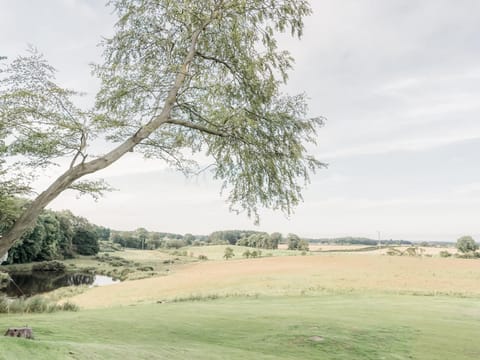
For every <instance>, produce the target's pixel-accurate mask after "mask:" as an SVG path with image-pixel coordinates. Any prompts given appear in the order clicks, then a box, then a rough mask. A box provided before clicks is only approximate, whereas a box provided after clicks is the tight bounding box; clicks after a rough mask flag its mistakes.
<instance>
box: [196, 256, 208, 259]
mask: <svg viewBox="0 0 480 360" xmlns="http://www.w3.org/2000/svg"><path fill="white" fill-rule="evenodd" d="M198 260H208V257H207V255H198Z"/></svg>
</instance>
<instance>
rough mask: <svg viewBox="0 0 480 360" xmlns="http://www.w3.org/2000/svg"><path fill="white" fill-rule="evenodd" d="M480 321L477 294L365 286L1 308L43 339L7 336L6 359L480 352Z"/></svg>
mask: <svg viewBox="0 0 480 360" xmlns="http://www.w3.org/2000/svg"><path fill="white" fill-rule="evenodd" d="M194 300H197V299H194ZM479 321H480V306H479V304H478V300H477V299H459V298H454V297H433V298H432V297H419V296H392V295H358V294H354V295H353V294H351V295H345V294H343V295H325V296H313V297H310V296H304V297H262V296H260V297H258V298H252V297H250V298H242V297H231V298H221V299H216V300H213V299H211V300H209V301H192V302H189V301H183V302H175V303H173V302H172V303H162V304H150V305H137V306H127V307H116V308H110V309H103V310H99V309H97V310H85V311H81V312H78V313H54V314H38V315H33V314H28V315H22V316H19V315H2V316H0V329H2V328H5V329H6V328H7V327H9V326H17V325H23V324H28V325H29V326H31V327H33V329H34V332H35V338H36V340H34V341H29V340H23V339H14V338H3V337H2V338H0V348H1V349H2V350H1V352H0V359H28V358H31V359H326V360H329V359H335V360H337V359H338V360H339V359H348V360H351V359H355V360H357V359H358V360H362V359H422V360H423V359H426V360H429V359H432V360H433V359H435V360H441V359H456V360H464V359H469V360H470V359H471V360H474V359H479V358H480V348H479V347H478V346H477V344H476V341H475V339H476V338H478V337H479V336H480V327H479V326H478V324H479Z"/></svg>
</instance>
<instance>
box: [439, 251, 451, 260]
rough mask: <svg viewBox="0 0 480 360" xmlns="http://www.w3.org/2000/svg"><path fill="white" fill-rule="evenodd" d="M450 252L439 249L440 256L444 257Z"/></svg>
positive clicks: (449, 254) (449, 255)
mask: <svg viewBox="0 0 480 360" xmlns="http://www.w3.org/2000/svg"><path fill="white" fill-rule="evenodd" d="M451 256H452V254H451V253H449V252H448V251H447V250H442V251H440V257H443V258H446V257H451Z"/></svg>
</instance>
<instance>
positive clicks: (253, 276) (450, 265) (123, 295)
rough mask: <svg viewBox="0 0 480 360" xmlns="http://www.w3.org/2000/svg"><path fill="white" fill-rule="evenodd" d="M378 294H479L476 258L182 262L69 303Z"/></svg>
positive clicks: (102, 304) (347, 256)
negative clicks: (206, 296) (194, 296)
mask: <svg viewBox="0 0 480 360" xmlns="http://www.w3.org/2000/svg"><path fill="white" fill-rule="evenodd" d="M346 291H347V292H348V291H356V292H383V293H385V292H386V293H418V294H440V293H442V294H453V295H461V296H480V266H479V262H478V261H476V260H467V259H456V258H439V257H432V258H430V257H424V258H420V257H397V256H364V255H359V254H356V253H355V254H348V253H342V254H322V255H306V256H288V257H268V258H260V259H248V260H247V259H240V260H229V261H207V262H196V263H190V264H184V265H182V266H179V267H177V268H175V269H174V271H173V272H172V273H171V274H170V275H168V276H163V277H156V278H149V279H143V280H136V281H128V282H124V283H121V284H118V285H114V286H110V287H99V288H94V289H91V290H89V291H87V292H85V293H83V294H81V295H79V296H77V297H75V298H73V301H74V302H76V303H78V304H79V305H80V306H82V307H86V308H95V307H105V306H114V305H128V304H135V303H141V302H152V301H158V300H164V299H172V298H175V297H182V296H189V295H191V294H212V293H215V294H265V295H298V294H318V293H323V292H346Z"/></svg>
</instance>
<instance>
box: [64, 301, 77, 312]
mask: <svg viewBox="0 0 480 360" xmlns="http://www.w3.org/2000/svg"><path fill="white" fill-rule="evenodd" d="M62 310H63V311H78V310H80V308H79V307H78V305H76V304H74V303H71V302H70V301H67V302H64V303H63V305H62Z"/></svg>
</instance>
